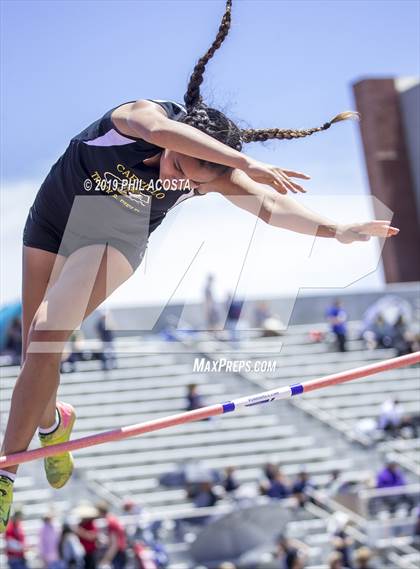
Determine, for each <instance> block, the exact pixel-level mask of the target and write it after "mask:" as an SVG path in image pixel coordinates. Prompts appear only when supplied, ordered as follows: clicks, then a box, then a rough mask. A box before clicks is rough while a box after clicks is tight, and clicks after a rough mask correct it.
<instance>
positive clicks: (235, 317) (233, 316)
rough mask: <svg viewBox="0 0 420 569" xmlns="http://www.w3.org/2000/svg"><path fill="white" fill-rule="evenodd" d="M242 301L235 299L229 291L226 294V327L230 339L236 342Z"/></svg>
mask: <svg viewBox="0 0 420 569" xmlns="http://www.w3.org/2000/svg"><path fill="white" fill-rule="evenodd" d="M242 306H243V301H242V300H235V298H234V296H233V295H232V294H231V293H228V294H227V296H226V310H227V317H226V329H227V330H229V336H230V340H231V341H232V342H236V341H238V340H239V333H238V330H237V326H238V322H239V318H240V317H241V311H242Z"/></svg>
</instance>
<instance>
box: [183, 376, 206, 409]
mask: <svg viewBox="0 0 420 569" xmlns="http://www.w3.org/2000/svg"><path fill="white" fill-rule="evenodd" d="M187 389H188V392H187V407H186V410H187V411H194V409H201V407H204V402H203V400H202V397H201V395H199V393H198V388H197V384H196V383H190V385H188V387H187Z"/></svg>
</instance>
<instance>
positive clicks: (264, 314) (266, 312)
mask: <svg viewBox="0 0 420 569" xmlns="http://www.w3.org/2000/svg"><path fill="white" fill-rule="evenodd" d="M270 317H271V312H270V309H269V308H268V304H267V303H266V302H258V303H257V305H256V306H255V308H254V326H255V327H256V328H263V327H264V322H265V321H266V320H267V319H268V318H270Z"/></svg>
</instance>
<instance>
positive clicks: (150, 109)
mask: <svg viewBox="0 0 420 569" xmlns="http://www.w3.org/2000/svg"><path fill="white" fill-rule="evenodd" d="M113 120H114V121H116V122H117V128H118V129H119V130H120V131H121V132H122V133H123V134H126V135H128V136H135V137H138V138H142V139H143V140H146V141H147V142H150V143H152V144H155V145H156V146H159V147H160V148H168V149H169V150H174V151H176V152H179V153H181V154H186V155H188V156H192V157H193V158H200V159H202V160H208V161H209V162H215V163H217V164H222V165H224V166H229V167H230V168H237V169H239V170H242V171H243V172H246V174H247V175H248V176H249V177H250V178H252V179H253V180H255V181H256V182H261V183H263V184H268V185H270V186H272V187H273V188H274V189H275V190H277V191H278V192H280V193H287V191H291V192H295V193H296V192H304V191H305V190H304V189H303V188H302V187H301V186H299V185H298V184H296V183H295V182H292V181H291V180H290V178H302V179H309V178H310V176H307V175H306V174H302V173H301V172H293V171H290V170H283V169H281V168H279V167H277V166H273V165H270V164H264V163H263V162H259V161H258V160H254V159H253V158H251V157H249V156H246V155H245V154H243V153H242V152H238V151H237V150H234V149H233V148H230V147H229V146H227V145H226V144H223V143H222V142H219V141H218V140H216V139H214V138H212V137H211V136H209V135H207V134H205V133H203V132H201V131H200V130H198V129H197V128H194V127H192V126H190V125H187V124H184V123H181V122H178V121H174V120H171V119H169V118H168V117H167V115H166V113H165V111H164V110H163V109H162V107H160V106H159V105H157V104H156V103H153V102H151V101H145V100H140V101H136V102H135V103H132V104H131V106H128V105H124V106H123V107H122V108H121V109H120V111H118V110H117V112H115V111H114V113H113Z"/></svg>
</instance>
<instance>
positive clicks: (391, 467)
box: [376, 459, 406, 488]
mask: <svg viewBox="0 0 420 569" xmlns="http://www.w3.org/2000/svg"><path fill="white" fill-rule="evenodd" d="M405 485H406V480H405V477H404V475H403V473H402V472H401V469H400V468H399V466H398V464H397V462H396V461H395V460H393V459H389V460H388V461H387V463H386V465H385V467H384V468H383V469H382V470H381V471H380V472H379V473H378V475H377V478H376V488H397V487H398V486H405Z"/></svg>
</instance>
